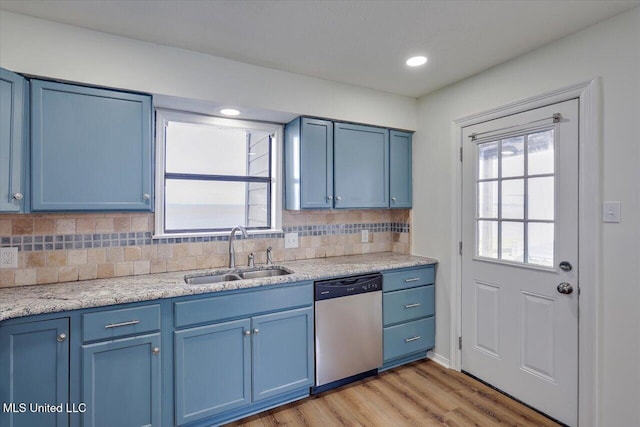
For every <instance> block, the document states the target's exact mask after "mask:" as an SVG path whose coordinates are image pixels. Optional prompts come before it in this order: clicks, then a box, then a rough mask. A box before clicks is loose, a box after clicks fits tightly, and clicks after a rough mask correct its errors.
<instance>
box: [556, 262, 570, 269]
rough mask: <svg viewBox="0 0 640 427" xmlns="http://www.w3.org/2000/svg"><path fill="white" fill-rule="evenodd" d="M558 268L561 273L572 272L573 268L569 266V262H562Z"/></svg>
mask: <svg viewBox="0 0 640 427" xmlns="http://www.w3.org/2000/svg"><path fill="white" fill-rule="evenodd" d="M558 267H560V270H562V271H571V270H573V266H572V265H571V263H570V262H569V261H562V262H561V263H560V265H559V266H558Z"/></svg>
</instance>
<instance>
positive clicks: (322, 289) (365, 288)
mask: <svg viewBox="0 0 640 427" xmlns="http://www.w3.org/2000/svg"><path fill="white" fill-rule="evenodd" d="M376 291H382V274H380V273H373V274H366V275H363V276H353V277H342V278H338V279H330V280H322V281H319V282H315V300H316V301H321V300H325V299H331V298H339V297H346V296H349V295H357V294H364V293H367V292H376Z"/></svg>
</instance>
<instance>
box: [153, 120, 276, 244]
mask: <svg viewBox="0 0 640 427" xmlns="http://www.w3.org/2000/svg"><path fill="white" fill-rule="evenodd" d="M156 126H157V130H156V136H157V156H156V163H157V168H156V174H157V176H156V184H157V186H156V227H155V228H156V233H155V234H156V236H167V235H173V236H175V235H203V234H213V233H216V232H228V231H229V230H230V229H231V228H233V227H234V226H236V225H243V226H245V227H246V228H247V229H248V230H270V229H272V228H273V227H274V226H275V225H276V224H275V223H276V222H277V221H276V218H277V215H276V212H275V211H277V209H274V207H275V206H277V203H276V200H277V199H278V198H277V197H276V195H277V194H276V191H275V190H276V188H275V187H276V185H275V183H276V180H275V179H274V176H277V175H278V174H277V170H278V169H277V167H276V165H277V162H276V161H275V160H276V158H277V156H276V155H275V154H274V153H277V147H278V139H279V136H280V134H281V132H282V127H281V126H280V125H275V124H271V123H260V122H249V121H242V120H234V119H223V118H217V117H210V116H203V115H198V114H195V113H183V112H176V111H168V110H158V111H157V117H156Z"/></svg>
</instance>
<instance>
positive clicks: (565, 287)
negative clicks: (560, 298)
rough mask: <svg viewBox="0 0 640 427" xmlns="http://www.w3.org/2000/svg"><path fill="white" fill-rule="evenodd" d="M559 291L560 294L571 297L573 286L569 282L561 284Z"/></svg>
mask: <svg viewBox="0 0 640 427" xmlns="http://www.w3.org/2000/svg"><path fill="white" fill-rule="evenodd" d="M557 289H558V292H560V293H561V294H565V295H569V294H570V293H571V292H573V286H571V284H570V283H567V282H562V283H560V284H559V285H558V287H557Z"/></svg>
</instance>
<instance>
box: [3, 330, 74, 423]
mask: <svg viewBox="0 0 640 427" xmlns="http://www.w3.org/2000/svg"><path fill="white" fill-rule="evenodd" d="M68 335H69V319H67V318H64V319H54V320H45V321H40V322H29V323H22V324H16V325H11V326H3V327H0V402H1V403H2V404H3V410H1V411H0V425H2V426H7V427H9V426H11V427H20V426H24V427H32V426H58V427H61V426H68V425H69V415H68V413H67V412H66V405H67V404H68V403H69V339H68V338H67V337H68ZM7 404H8V405H10V406H9V407H8V408H7V407H5V406H4V405H7ZM20 404H24V405H26V406H24V407H21V406H20ZM60 404H62V405H63V406H62V407H63V409H64V410H63V411H62V412H60V413H58V412H52V411H38V408H39V407H38V406H31V405H41V406H42V405H60ZM7 409H9V410H7Z"/></svg>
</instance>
